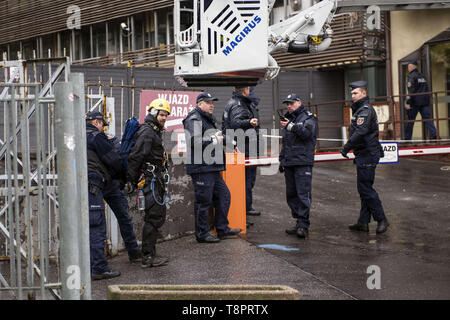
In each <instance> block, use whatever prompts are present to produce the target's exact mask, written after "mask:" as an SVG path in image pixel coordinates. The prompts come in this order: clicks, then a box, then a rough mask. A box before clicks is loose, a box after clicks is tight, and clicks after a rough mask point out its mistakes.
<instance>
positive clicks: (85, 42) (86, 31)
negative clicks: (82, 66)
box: [81, 27, 93, 59]
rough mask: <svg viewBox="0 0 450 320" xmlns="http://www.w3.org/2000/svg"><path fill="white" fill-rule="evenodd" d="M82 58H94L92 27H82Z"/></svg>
mask: <svg viewBox="0 0 450 320" xmlns="http://www.w3.org/2000/svg"><path fill="white" fill-rule="evenodd" d="M81 44H82V48H81V53H82V57H81V59H89V58H92V51H93V50H92V48H91V28H90V27H82V28H81Z"/></svg>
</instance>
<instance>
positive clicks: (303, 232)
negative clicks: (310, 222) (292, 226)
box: [297, 228, 308, 239]
mask: <svg viewBox="0 0 450 320" xmlns="http://www.w3.org/2000/svg"><path fill="white" fill-rule="evenodd" d="M307 236H308V229H306V228H298V229H297V237H299V238H300V239H305V238H306V237H307Z"/></svg>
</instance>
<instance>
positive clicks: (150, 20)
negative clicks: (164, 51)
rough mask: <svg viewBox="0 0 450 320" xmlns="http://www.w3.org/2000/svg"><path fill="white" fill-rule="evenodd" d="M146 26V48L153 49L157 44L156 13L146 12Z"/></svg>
mask: <svg viewBox="0 0 450 320" xmlns="http://www.w3.org/2000/svg"><path fill="white" fill-rule="evenodd" d="M145 16H146V25H145V43H144V46H145V48H151V47H154V46H156V42H155V37H156V36H155V12H154V11H151V12H146V13H145Z"/></svg>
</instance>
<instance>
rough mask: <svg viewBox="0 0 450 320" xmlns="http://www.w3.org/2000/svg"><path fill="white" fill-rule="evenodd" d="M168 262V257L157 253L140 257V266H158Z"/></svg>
mask: <svg viewBox="0 0 450 320" xmlns="http://www.w3.org/2000/svg"><path fill="white" fill-rule="evenodd" d="M167 262H169V258H168V257H162V256H159V255H157V254H156V255H150V254H149V255H146V256H143V257H142V264H141V267H142V268H151V267H160V266H164V265H166V264H167Z"/></svg>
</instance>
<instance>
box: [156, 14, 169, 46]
mask: <svg viewBox="0 0 450 320" xmlns="http://www.w3.org/2000/svg"><path fill="white" fill-rule="evenodd" d="M157 21H158V43H157V44H156V45H157V46H159V45H161V44H167V10H166V9H161V10H158V11H157Z"/></svg>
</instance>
